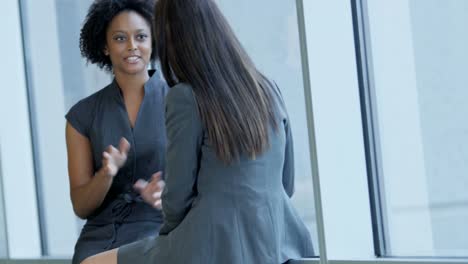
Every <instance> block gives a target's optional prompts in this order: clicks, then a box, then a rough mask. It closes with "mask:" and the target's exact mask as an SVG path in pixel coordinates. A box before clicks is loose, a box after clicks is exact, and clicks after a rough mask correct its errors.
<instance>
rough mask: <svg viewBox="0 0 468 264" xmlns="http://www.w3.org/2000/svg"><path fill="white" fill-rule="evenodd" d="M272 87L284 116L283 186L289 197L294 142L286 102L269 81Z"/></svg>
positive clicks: (291, 190)
mask: <svg viewBox="0 0 468 264" xmlns="http://www.w3.org/2000/svg"><path fill="white" fill-rule="evenodd" d="M271 83H272V84H273V85H272V88H273V90H274V92H275V94H276V97H277V104H278V105H277V107H279V109H281V110H280V112H282V115H283V116H285V117H284V119H283V125H284V132H285V136H286V146H285V153H284V164H283V187H284V190H285V191H286V194H287V195H288V196H289V197H292V195H293V194H294V146H293V145H294V144H293V138H292V133H291V124H290V121H289V116H288V112H287V110H286V104H285V102H284V99H283V95H282V94H281V89H280V88H279V87H278V85H277V84H276V83H275V82H271Z"/></svg>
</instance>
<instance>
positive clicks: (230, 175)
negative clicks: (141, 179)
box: [117, 83, 314, 264]
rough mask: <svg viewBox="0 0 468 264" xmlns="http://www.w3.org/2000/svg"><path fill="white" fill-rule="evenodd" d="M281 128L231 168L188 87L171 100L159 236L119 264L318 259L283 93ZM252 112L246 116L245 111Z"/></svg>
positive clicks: (134, 247) (124, 253)
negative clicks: (298, 202)
mask: <svg viewBox="0 0 468 264" xmlns="http://www.w3.org/2000/svg"><path fill="white" fill-rule="evenodd" d="M275 94H276V95H277V96H276V98H277V103H278V106H279V107H278V109H277V110H278V111H277V115H276V118H277V121H278V124H279V128H278V131H274V130H273V129H270V134H269V135H270V148H269V149H268V150H267V151H266V152H264V153H263V154H262V155H259V156H258V157H256V159H255V160H251V159H248V158H247V157H246V156H241V157H240V160H239V161H238V162H234V163H233V164H230V165H226V164H225V163H224V162H223V161H221V160H219V159H218V158H217V156H216V154H215V151H214V149H213V147H212V146H211V145H210V143H209V142H208V139H207V135H206V130H205V128H204V127H203V124H202V122H201V119H200V116H199V115H198V111H197V104H196V101H195V97H194V95H193V92H192V88H191V86H190V85H188V84H184V83H181V84H178V85H176V86H174V87H172V88H171V89H170V91H169V93H168V94H167V97H166V129H167V140H168V141H167V153H166V160H167V161H166V187H165V189H164V192H163V197H162V203H163V213H164V224H163V226H162V228H161V231H160V235H159V236H158V237H155V238H147V239H144V240H142V241H138V242H135V243H132V244H129V245H125V246H123V247H120V248H119V251H118V254H117V255H118V256H117V257H118V263H119V264H140V263H142V264H143V263H155V264H211V263H213V264H215V263H216V264H217V263H223V264H230V263H232V264H257V263H262V264H280V263H284V262H286V261H288V260H289V259H297V258H301V257H310V256H313V255H314V251H313V247H312V241H311V237H310V234H309V232H308V230H307V228H306V226H305V225H304V223H303V222H302V220H301V219H300V217H299V215H298V214H297V212H296V210H295V209H294V208H293V206H292V204H291V202H290V197H291V195H292V194H293V192H294V159H293V145H292V137H291V130H290V125H289V119H288V117H287V113H286V109H285V108H284V104H283V102H282V99H281V96H280V94H279V90H276V89H275ZM246 111H248V110H247V109H246Z"/></svg>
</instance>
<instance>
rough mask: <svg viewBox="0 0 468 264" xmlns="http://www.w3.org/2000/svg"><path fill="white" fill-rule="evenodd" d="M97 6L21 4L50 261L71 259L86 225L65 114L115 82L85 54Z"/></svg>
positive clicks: (63, 0)
mask: <svg viewBox="0 0 468 264" xmlns="http://www.w3.org/2000/svg"><path fill="white" fill-rule="evenodd" d="M91 2H92V1H91V0H85V1H83V0H81V1H70V0H45V1H35V0H21V1H20V6H21V20H22V32H23V39H24V47H25V56H26V73H27V85H28V91H29V92H28V94H29V97H30V98H29V102H30V113H31V120H32V121H31V124H32V138H33V149H34V160H35V168H34V169H35V175H36V179H37V188H36V189H37V192H38V203H39V218H40V229H41V237H42V254H43V255H45V256H54V257H70V256H71V255H72V253H73V248H74V245H75V242H76V239H77V237H78V233H79V231H80V229H81V226H82V221H81V220H79V219H78V218H77V217H76V216H75V215H74V213H73V209H72V206H71V201H70V194H69V183H68V171H67V159H66V146H65V118H64V115H65V113H66V112H67V111H68V109H69V108H70V107H71V106H72V105H73V104H74V103H76V102H77V101H78V100H80V99H82V98H84V97H86V96H87V95H89V94H91V93H93V92H95V91H97V90H98V89H100V88H102V87H104V86H105V85H107V84H108V83H109V81H110V76H109V75H108V74H106V73H104V72H103V71H100V70H98V69H97V68H96V67H94V66H92V65H89V66H88V65H86V63H85V61H84V60H83V59H82V58H81V55H80V50H79V35H80V28H81V25H82V23H83V20H84V16H85V15H86V11H87V10H88V8H89V6H90V4H91Z"/></svg>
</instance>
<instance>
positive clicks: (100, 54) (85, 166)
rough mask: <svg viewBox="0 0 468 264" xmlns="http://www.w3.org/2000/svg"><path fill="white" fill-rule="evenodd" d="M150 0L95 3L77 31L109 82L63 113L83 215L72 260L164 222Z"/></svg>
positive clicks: (161, 86)
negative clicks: (110, 75)
mask: <svg viewBox="0 0 468 264" xmlns="http://www.w3.org/2000/svg"><path fill="white" fill-rule="evenodd" d="M153 7H154V1H153V0H96V1H95V2H94V3H93V4H92V5H91V7H90V9H89V11H88V14H87V17H86V20H85V22H84V25H83V27H82V30H81V35H80V49H81V53H82V55H83V57H85V58H86V59H87V61H88V62H90V63H94V64H96V65H98V66H99V67H100V68H102V69H105V70H107V71H109V72H111V73H112V74H113V76H114V80H113V82H112V83H111V84H109V85H108V86H106V87H104V88H103V89H101V90H100V91H98V92H96V93H94V94H92V95H91V96H89V97H87V98H85V99H83V100H81V101H79V102H78V103H77V104H75V105H74V106H73V107H72V108H71V109H70V111H69V112H68V113H67V115H66V119H67V125H66V141H67V153H68V171H69V179H70V193H71V200H72V204H73V209H74V211H75V213H76V215H77V216H79V217H80V218H82V219H86V220H87V221H86V224H85V225H84V227H83V229H82V231H81V233H80V236H79V238H78V241H77V243H76V246H75V253H74V256H73V261H72V262H73V263H80V262H81V261H82V260H83V259H85V258H86V257H88V256H90V255H94V254H97V253H99V252H102V251H105V250H109V249H113V248H116V247H119V246H122V245H125V244H127V243H131V242H134V241H136V240H138V239H142V238H145V237H148V236H155V235H157V233H158V231H159V229H160V226H161V223H162V219H163V217H162V213H161V210H160V209H161V199H160V195H161V191H162V189H163V188H164V181H163V180H162V178H161V172H160V171H162V170H163V169H164V164H165V162H164V161H165V145H166V133H165V126H164V106H163V105H164V97H165V95H166V93H167V90H168V88H167V84H166V83H165V82H164V81H162V80H161V79H160V78H159V74H158V73H155V72H154V71H153V72H148V71H147V68H148V65H149V63H150V62H151V61H152V60H153V59H154V57H155V53H153V52H152V51H153V50H154V47H155V42H154V38H153V36H152V33H153V30H152V21H153Z"/></svg>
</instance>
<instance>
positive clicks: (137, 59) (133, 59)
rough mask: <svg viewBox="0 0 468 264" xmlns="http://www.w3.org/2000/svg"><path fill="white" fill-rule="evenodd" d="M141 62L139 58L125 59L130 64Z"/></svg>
mask: <svg viewBox="0 0 468 264" xmlns="http://www.w3.org/2000/svg"><path fill="white" fill-rule="evenodd" d="M139 60H140V57H139V56H130V57H127V58H125V61H126V62H128V63H135V62H138V61H139Z"/></svg>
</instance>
